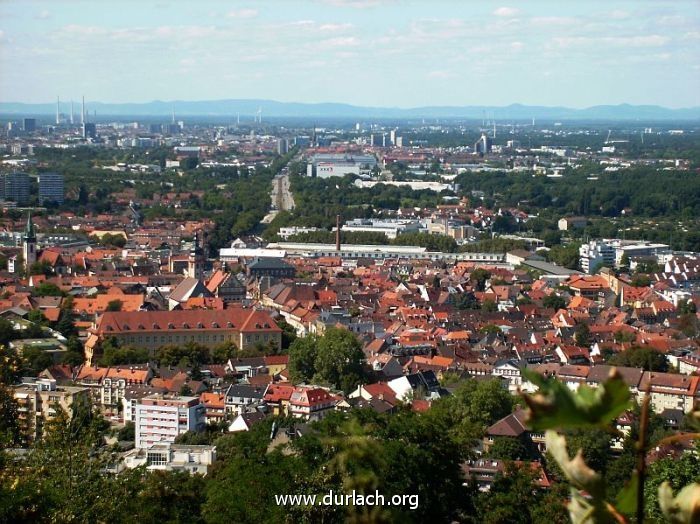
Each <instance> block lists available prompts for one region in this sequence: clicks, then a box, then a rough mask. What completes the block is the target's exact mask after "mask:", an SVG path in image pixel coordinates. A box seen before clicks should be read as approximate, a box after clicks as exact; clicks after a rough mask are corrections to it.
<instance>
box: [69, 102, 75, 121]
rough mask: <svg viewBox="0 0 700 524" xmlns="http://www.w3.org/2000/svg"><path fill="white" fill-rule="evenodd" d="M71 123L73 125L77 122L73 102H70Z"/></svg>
mask: <svg viewBox="0 0 700 524" xmlns="http://www.w3.org/2000/svg"><path fill="white" fill-rule="evenodd" d="M70 123H71V125H73V124H74V123H75V122H74V121H73V101H72V100H71V101H70Z"/></svg>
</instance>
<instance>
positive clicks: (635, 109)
mask: <svg viewBox="0 0 700 524" xmlns="http://www.w3.org/2000/svg"><path fill="white" fill-rule="evenodd" d="M86 107H87V110H88V112H89V114H90V115H92V114H93V112H94V111H97V115H98V117H104V116H122V117H124V116H153V117H157V116H164V117H165V116H167V117H170V115H171V114H172V111H173V110H174V111H175V116H176V118H177V117H183V116H189V117H192V116H200V117H206V116H210V117H227V116H228V117H233V118H235V117H236V115H237V114H240V115H241V117H242V118H243V117H245V118H246V120H249V119H250V118H251V116H252V115H255V114H257V112H258V109H260V110H261V112H262V117H263V119H265V117H287V118H353V119H363V118H383V119H416V118H443V119H445V118H465V119H482V118H489V119H490V118H492V117H494V118H496V120H502V121H503V120H506V121H509V120H530V119H532V118H535V119H540V120H645V121H650V120H700V107H690V108H683V109H669V108H666V107H661V106H654V105H630V104H620V105H601V106H593V107H588V108H586V109H572V108H568V107H546V106H526V105H521V104H511V105H509V106H501V107H496V106H426V107H415V108H409V109H403V108H397V107H363V106H354V105H350V104H336V103H322V104H303V103H296V102H277V101H274V100H202V101H186V100H175V101H172V102H164V101H160V100H155V101H153V102H145V103H138V104H136V103H133V104H118V103H117V104H106V103H102V102H86ZM74 111H75V115H76V117H77V116H78V114H79V112H80V103H79V102H77V101H76V102H75V103H74ZM61 112H62V113H66V114H67V113H69V112H70V103H69V102H61ZM55 113H56V104H55V103H54V104H24V103H18V102H0V114H4V115H17V116H21V115H54V114H55Z"/></svg>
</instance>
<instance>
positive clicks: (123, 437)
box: [117, 422, 136, 442]
mask: <svg viewBox="0 0 700 524" xmlns="http://www.w3.org/2000/svg"><path fill="white" fill-rule="evenodd" d="M135 439H136V425H135V424H134V423H133V422H127V423H126V424H124V427H122V428H121V429H120V430H119V432H118V433H117V440H119V441H120V442H121V441H124V442H133V441H134V440H135Z"/></svg>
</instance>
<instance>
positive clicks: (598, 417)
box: [523, 368, 630, 430]
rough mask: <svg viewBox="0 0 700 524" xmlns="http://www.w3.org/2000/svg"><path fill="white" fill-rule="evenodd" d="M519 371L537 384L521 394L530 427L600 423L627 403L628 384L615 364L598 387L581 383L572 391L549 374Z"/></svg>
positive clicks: (547, 427)
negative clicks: (530, 393) (531, 391)
mask: <svg viewBox="0 0 700 524" xmlns="http://www.w3.org/2000/svg"><path fill="white" fill-rule="evenodd" d="M523 372H524V374H525V377H526V378H527V379H528V380H529V381H530V382H532V383H533V384H535V385H536V386H538V388H539V390H538V391H537V393H534V394H532V395H528V394H526V395H523V398H524V399H525V402H526V403H527V405H528V407H529V408H530V413H529V417H528V424H529V425H530V427H532V429H534V430H545V429H557V428H563V427H566V428H567V429H572V428H586V427H596V426H603V425H606V424H608V423H609V422H610V421H612V420H614V419H615V418H616V417H617V416H618V415H620V413H622V412H623V411H625V410H626V409H627V408H628V407H629V402H630V392H629V388H628V387H627V384H625V381H624V380H622V377H621V376H620V374H619V373H618V372H617V370H616V369H615V368H613V369H612V370H611V372H610V377H609V378H608V380H606V381H605V382H604V383H603V384H602V385H600V386H599V387H597V388H591V387H589V386H586V385H581V386H580V387H579V388H578V390H577V391H576V392H575V393H574V392H572V391H571V390H570V389H569V388H568V387H567V386H566V385H565V384H563V383H561V382H559V381H557V380H555V379H553V378H549V379H546V378H544V377H542V376H541V375H539V374H537V373H535V372H534V371H531V370H528V369H525V370H523Z"/></svg>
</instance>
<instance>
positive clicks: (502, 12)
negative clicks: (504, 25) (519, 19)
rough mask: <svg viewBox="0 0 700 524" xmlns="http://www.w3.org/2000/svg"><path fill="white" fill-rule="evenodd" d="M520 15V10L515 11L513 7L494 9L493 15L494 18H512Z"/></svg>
mask: <svg viewBox="0 0 700 524" xmlns="http://www.w3.org/2000/svg"><path fill="white" fill-rule="evenodd" d="M519 13H520V9H516V8H515V7H505V6H504V7H499V8H498V9H496V10H495V11H494V12H493V14H494V15H495V16H503V17H512V16H517V15H518V14H519Z"/></svg>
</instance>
